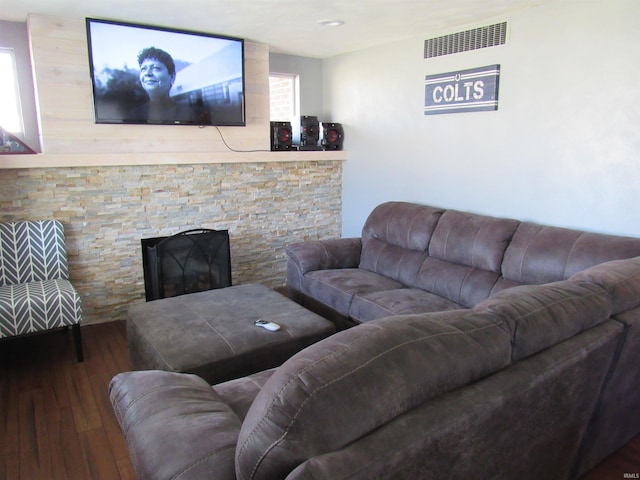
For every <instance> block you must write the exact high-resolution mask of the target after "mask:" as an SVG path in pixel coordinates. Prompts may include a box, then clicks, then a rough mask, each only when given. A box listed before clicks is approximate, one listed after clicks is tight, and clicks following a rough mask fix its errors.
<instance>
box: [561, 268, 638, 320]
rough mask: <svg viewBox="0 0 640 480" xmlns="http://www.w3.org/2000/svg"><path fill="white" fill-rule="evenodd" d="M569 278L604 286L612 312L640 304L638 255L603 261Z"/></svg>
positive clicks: (622, 310) (629, 308) (615, 312)
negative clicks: (610, 302) (609, 296)
mask: <svg viewBox="0 0 640 480" xmlns="http://www.w3.org/2000/svg"><path fill="white" fill-rule="evenodd" d="M571 280H576V281H584V282H593V283H597V284H598V285H600V286H601V287H602V288H604V289H605V290H606V291H607V292H609V295H611V300H612V302H613V312H612V313H614V314H617V313H620V312H624V311H626V310H631V309H633V308H635V307H637V306H638V305H640V257H634V258H629V259H625V260H612V261H610V262H604V263H601V264H599V265H595V266H593V267H591V268H588V269H586V270H583V271H581V272H578V273H576V274H575V275H573V276H572V277H571Z"/></svg>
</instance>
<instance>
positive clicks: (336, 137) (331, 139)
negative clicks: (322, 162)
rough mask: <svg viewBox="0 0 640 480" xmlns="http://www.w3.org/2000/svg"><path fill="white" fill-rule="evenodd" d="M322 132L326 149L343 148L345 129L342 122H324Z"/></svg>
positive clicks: (323, 144)
mask: <svg viewBox="0 0 640 480" xmlns="http://www.w3.org/2000/svg"><path fill="white" fill-rule="evenodd" d="M322 133H323V138H322V146H323V147H324V149H325V150H342V144H343V142H344V130H343V128H342V124H341V123H323V124H322Z"/></svg>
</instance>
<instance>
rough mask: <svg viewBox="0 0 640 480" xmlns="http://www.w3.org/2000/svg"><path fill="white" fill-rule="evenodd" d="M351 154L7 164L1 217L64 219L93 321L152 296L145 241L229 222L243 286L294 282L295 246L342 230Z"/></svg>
mask: <svg viewBox="0 0 640 480" xmlns="http://www.w3.org/2000/svg"><path fill="white" fill-rule="evenodd" d="M341 190H342V162H341V161H312V162H306V161H301V162H270V163H237V164H232V163H225V164H197V165H154V166H121V167H86V168H75V167H69V168H30V169H9V170H2V171H0V191H1V192H2V193H1V194H0V197H1V198H0V212H1V214H0V220H1V221H13V220H20V219H41V218H57V219H59V220H61V221H62V222H63V224H64V227H65V234H66V239H67V250H68V255H69V267H70V274H71V280H72V282H73V283H74V285H75V286H76V287H77V289H78V291H79V292H80V295H81V296H82V300H83V313H84V321H85V324H90V323H100V322H106V321H113V320H122V319H125V318H126V310H127V308H128V306H129V305H130V304H131V303H133V302H143V301H144V296H145V295H144V280H143V270H142V260H141V247H140V239H142V238H149V237H157V236H166V235H172V234H174V233H178V232H180V231H183V230H188V229H191V228H213V229H228V230H229V235H230V239H231V265H232V277H233V283H234V284H241V283H249V282H261V283H264V284H266V285H268V286H271V287H280V286H283V285H284V284H285V275H286V260H285V253H284V249H285V246H286V245H288V244H289V243H292V242H295V241H300V240H307V239H319V238H329V237H336V236H339V235H340V233H341V209H342V206H341Z"/></svg>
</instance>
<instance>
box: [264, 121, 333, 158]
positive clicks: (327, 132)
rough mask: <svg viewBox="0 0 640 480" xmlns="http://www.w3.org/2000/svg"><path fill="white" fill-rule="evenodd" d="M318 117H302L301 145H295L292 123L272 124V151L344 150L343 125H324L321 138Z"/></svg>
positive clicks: (328, 123) (327, 123)
mask: <svg viewBox="0 0 640 480" xmlns="http://www.w3.org/2000/svg"><path fill="white" fill-rule="evenodd" d="M320 125H321V124H320V122H319V121H318V117H315V116H307V115H303V116H302V117H300V144H299V145H294V144H293V134H292V128H291V122H271V150H272V151H286V150H303V151H304V150H306V151H309V150H342V147H343V142H344V130H343V128H342V124H340V123H334V122H326V123H324V122H323V123H322V139H321V137H320V131H321V130H320Z"/></svg>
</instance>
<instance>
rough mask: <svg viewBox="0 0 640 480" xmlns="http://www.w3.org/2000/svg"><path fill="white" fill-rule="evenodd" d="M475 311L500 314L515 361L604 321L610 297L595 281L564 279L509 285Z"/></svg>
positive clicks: (608, 313) (608, 308) (608, 312)
mask: <svg viewBox="0 0 640 480" xmlns="http://www.w3.org/2000/svg"><path fill="white" fill-rule="evenodd" d="M474 310H476V311H484V312H491V313H494V314H496V315H500V316H502V318H503V319H504V320H505V321H506V323H507V325H509V327H510V329H511V332H512V335H513V360H514V361H517V360H520V359H523V358H526V357H529V356H531V355H534V354H535V353H538V352H540V351H542V350H544V349H546V348H549V347H551V346H553V345H556V344H558V343H560V342H562V341H564V340H567V339H568V338H570V337H573V336H574V335H576V334H578V333H580V332H582V331H584V330H587V329H588V328H591V327H593V326H595V325H597V324H599V323H602V322H604V321H606V320H607V319H608V318H609V317H610V315H611V297H610V296H609V294H608V293H607V292H606V291H605V290H604V289H603V288H602V287H600V286H599V285H596V284H594V283H586V282H577V281H571V280H564V281H560V282H554V283H549V284H546V285H522V286H519V287H514V288H510V289H508V290H504V291H502V292H499V293H496V294H495V295H493V296H491V297H490V298H488V299H487V300H485V301H484V302H481V303H480V304H478V305H477V306H476V307H475V309H474Z"/></svg>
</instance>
